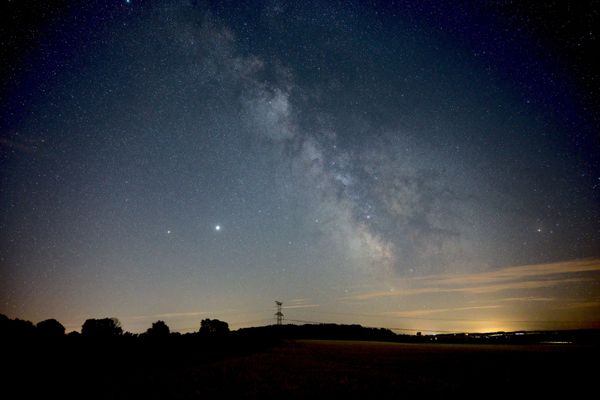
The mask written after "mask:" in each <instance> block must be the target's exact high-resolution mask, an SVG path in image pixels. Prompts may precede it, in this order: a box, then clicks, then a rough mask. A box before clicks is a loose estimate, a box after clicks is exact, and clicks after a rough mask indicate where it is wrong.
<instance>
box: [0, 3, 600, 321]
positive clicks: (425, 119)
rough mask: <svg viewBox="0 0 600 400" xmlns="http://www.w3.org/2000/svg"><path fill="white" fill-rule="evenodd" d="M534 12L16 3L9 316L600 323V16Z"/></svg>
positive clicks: (505, 6)
mask: <svg viewBox="0 0 600 400" xmlns="http://www.w3.org/2000/svg"><path fill="white" fill-rule="evenodd" d="M483 3H486V4H483ZM516 3H518V4H513V3H512V2H510V1H497V2H479V1H448V2H447V3H446V2H440V1H432V2H430V1H414V2H410V1H408V2H396V3H394V2H392V1H372V2H366V1H365V2H363V1H250V0H248V1H223V2H221V1H214V2H203V1H191V2H190V1H174V2H166V1H165V2H158V1H157V2H148V1H136V0H130V1H125V0H123V1H98V2H96V1H86V2H82V3H79V2H75V1H64V2H59V1H57V2H52V1H49V2H39V1H36V2H33V1H32V2H26V1H25V2H24V1H13V2H8V3H5V4H4V7H5V9H4V11H2V12H0V14H2V17H1V23H0V32H1V42H0V46H1V48H2V50H1V51H2V52H1V53H0V60H1V61H0V64H1V69H0V84H1V86H0V313H4V314H6V315H7V316H9V317H11V318H15V317H18V318H23V319H29V320H32V321H34V322H37V321H40V320H43V319H47V318H56V319H58V320H59V321H61V322H62V323H63V324H64V325H65V326H66V327H67V330H68V331H69V330H79V329H80V327H81V324H82V323H83V321H84V320H85V319H87V318H101V317H117V318H119V320H120V321H121V323H122V324H123V327H124V328H125V329H127V330H130V331H132V332H141V331H144V330H145V329H146V328H148V327H149V326H150V325H151V323H152V322H154V321H156V320H158V319H161V320H164V321H166V322H167V324H168V325H169V326H170V327H171V329H172V330H175V331H181V332H187V331H192V330H197V329H198V328H199V324H200V320H201V319H203V318H219V319H222V320H225V321H227V322H229V323H230V325H231V327H232V328H234V329H235V328H239V327H243V326H256V325H265V324H269V323H274V321H275V320H274V316H273V314H274V313H275V309H274V305H275V303H274V301H275V300H280V301H283V303H284V310H283V311H284V314H285V317H286V318H287V320H288V322H297V321H314V322H336V323H360V324H363V325H366V326H378V327H379V326H381V327H389V328H395V329H398V332H411V331H417V330H419V331H424V332H441V331H493V330H500V329H502V330H517V329H563V328H565V329H566V328H581V327H600V141H599V135H598V132H600V107H599V106H598V105H599V103H600V102H599V101H598V96H599V94H600V91H599V82H600V74H599V71H600V68H599V66H598V64H597V62H595V61H593V60H592V58H593V55H594V54H600V48H599V47H600V46H599V38H598V36H597V35H599V34H600V33H599V32H598V26H600V21H599V20H600V18H599V13H600V4H599V3H598V2H596V1H589V2H586V1H583V2H568V1H544V2H542V1H540V2H539V3H537V4H535V3H534V2H523V3H527V5H524V4H523V3H522V2H516ZM401 329H405V330H406V331H402V330H401Z"/></svg>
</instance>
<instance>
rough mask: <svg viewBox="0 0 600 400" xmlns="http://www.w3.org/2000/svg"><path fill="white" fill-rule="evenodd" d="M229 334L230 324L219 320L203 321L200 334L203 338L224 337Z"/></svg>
mask: <svg viewBox="0 0 600 400" xmlns="http://www.w3.org/2000/svg"><path fill="white" fill-rule="evenodd" d="M228 333H229V324H228V323H227V322H223V321H219V320H218V319H208V318H207V319H203V320H202V322H200V334H201V335H203V336H224V335H226V334H228Z"/></svg>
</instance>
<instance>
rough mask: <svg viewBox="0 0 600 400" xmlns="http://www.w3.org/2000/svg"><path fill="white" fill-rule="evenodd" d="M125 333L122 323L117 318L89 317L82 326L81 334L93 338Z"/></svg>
mask: <svg viewBox="0 0 600 400" xmlns="http://www.w3.org/2000/svg"><path fill="white" fill-rule="evenodd" d="M122 334H123V329H122V328H121V323H120V322H119V320H118V319H116V318H102V319H88V320H86V321H85V322H84V323H83V326H82V327H81V335H82V336H85V337H91V338H108V337H114V336H120V335H122Z"/></svg>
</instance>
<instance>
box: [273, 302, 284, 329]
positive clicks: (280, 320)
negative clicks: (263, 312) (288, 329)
mask: <svg viewBox="0 0 600 400" xmlns="http://www.w3.org/2000/svg"><path fill="white" fill-rule="evenodd" d="M275 304H277V312H276V313H275V317H277V325H281V322H282V321H283V313H282V312H281V306H282V305H283V303H282V302H281V301H275Z"/></svg>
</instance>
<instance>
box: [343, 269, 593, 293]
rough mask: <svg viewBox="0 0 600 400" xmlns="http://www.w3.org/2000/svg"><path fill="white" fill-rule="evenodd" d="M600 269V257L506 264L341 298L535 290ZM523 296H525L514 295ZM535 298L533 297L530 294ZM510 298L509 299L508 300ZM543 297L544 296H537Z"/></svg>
mask: <svg viewBox="0 0 600 400" xmlns="http://www.w3.org/2000/svg"><path fill="white" fill-rule="evenodd" d="M594 272H600V259H586V260H573V261H565V262H558V263H548V264H534V265H523V266H516V267H506V268H501V269H498V270H495V271H489V272H479V273H471V274H454V275H448V274H438V275H430V276H426V277H418V278H410V279H406V280H404V282H405V283H408V284H410V286H411V287H409V288H406V289H396V290H383V291H372V292H367V293H358V294H355V295H351V296H346V297H343V298H341V300H370V299H376V298H383V297H401V296H414V295H422V294H431V293H470V294H485V293H495V292H502V291H510V290H535V289H541V288H549V287H556V286H561V285H564V284H571V283H580V282H586V281H590V280H593V278H589V277H585V276H577V277H574V276H573V274H577V273H579V274H589V273H594ZM512 299H513V301H516V299H519V300H523V299H525V298H524V297H513V298H512ZM527 299H529V301H532V300H531V299H532V297H529V298H527ZM505 301H508V300H505ZM538 301H541V300H538Z"/></svg>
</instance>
